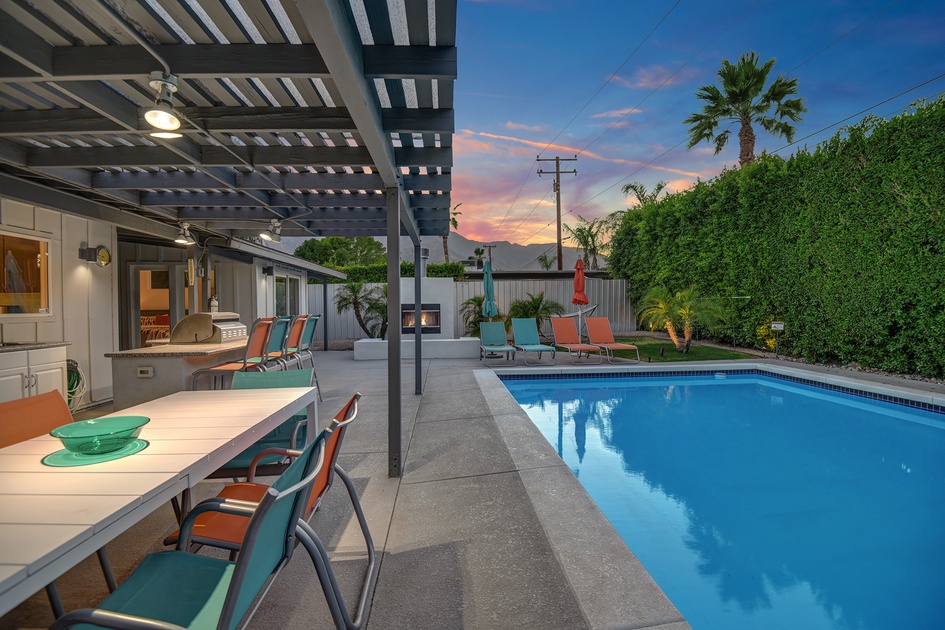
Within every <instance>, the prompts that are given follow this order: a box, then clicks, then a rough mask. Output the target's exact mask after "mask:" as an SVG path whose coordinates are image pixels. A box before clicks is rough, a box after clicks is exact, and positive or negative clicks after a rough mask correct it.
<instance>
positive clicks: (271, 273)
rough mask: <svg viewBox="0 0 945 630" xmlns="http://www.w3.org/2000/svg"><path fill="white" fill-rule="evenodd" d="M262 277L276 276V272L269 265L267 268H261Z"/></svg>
mask: <svg viewBox="0 0 945 630" xmlns="http://www.w3.org/2000/svg"><path fill="white" fill-rule="evenodd" d="M263 275H264V276H274V275H276V270H275V268H274V267H273V266H272V265H269V266H268V267H263Z"/></svg>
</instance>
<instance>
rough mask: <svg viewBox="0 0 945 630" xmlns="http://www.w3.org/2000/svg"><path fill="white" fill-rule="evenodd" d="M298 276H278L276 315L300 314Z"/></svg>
mask: <svg viewBox="0 0 945 630" xmlns="http://www.w3.org/2000/svg"><path fill="white" fill-rule="evenodd" d="M300 284H301V282H300V280H299V278H298V276H276V317H282V316H284V315H298V314H299V286H300Z"/></svg>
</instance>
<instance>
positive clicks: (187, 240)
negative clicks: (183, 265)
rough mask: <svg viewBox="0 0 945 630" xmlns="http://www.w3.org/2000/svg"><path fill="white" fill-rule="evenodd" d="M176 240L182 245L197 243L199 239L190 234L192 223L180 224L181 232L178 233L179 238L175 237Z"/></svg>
mask: <svg viewBox="0 0 945 630" xmlns="http://www.w3.org/2000/svg"><path fill="white" fill-rule="evenodd" d="M174 242H175V243H179V244H181V245H196V244H197V241H196V240H194V237H193V236H191V235H190V223H181V224H180V232H178V233H177V238H175V239H174Z"/></svg>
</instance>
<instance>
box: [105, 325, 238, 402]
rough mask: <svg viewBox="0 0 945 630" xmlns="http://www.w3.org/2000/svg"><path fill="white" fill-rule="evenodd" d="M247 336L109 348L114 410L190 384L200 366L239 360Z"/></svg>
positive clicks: (187, 387) (201, 367)
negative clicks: (212, 340)
mask: <svg viewBox="0 0 945 630" xmlns="http://www.w3.org/2000/svg"><path fill="white" fill-rule="evenodd" d="M245 349H246V338H245V337H243V338H241V339H237V340H234V341H224V342H222V343H173V344H172V343H166V344H161V345H154V346H150V347H148V348H135V349H133V350H122V351H121V352H107V353H105V356H106V357H108V358H109V359H111V360H112V382H113V385H114V404H115V410H116V411H118V410H120V409H125V408H127V407H131V406H133V405H138V404H141V403H143V402H147V401H149V400H154V399H155V398H160V397H162V396H167V395H169V394H173V393H175V392H180V391H184V390H188V389H190V388H191V381H192V380H193V374H194V372H196V371H197V370H202V369H205V368H209V367H213V366H214V365H220V364H221V363H226V362H227V361H239V360H240V359H242V358H243V353H244V351H245Z"/></svg>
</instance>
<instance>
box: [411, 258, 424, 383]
mask: <svg viewBox="0 0 945 630" xmlns="http://www.w3.org/2000/svg"><path fill="white" fill-rule="evenodd" d="M420 254H421V247H420V243H415V244H414V246H413V301H414V305H413V309H414V310H413V312H414V313H415V314H416V316H415V317H414V337H413V338H414V344H413V347H414V351H413V358H414V364H415V367H414V370H415V373H414V381H415V384H416V387H415V390H414V392H415V393H416V394H417V395H418V396H419V395H420V394H422V393H423V366H422V365H421V364H420V363H421V361H422V360H423V351H422V348H421V346H422V345H423V344H422V343H420V338H421V330H422V325H423V323H422V322H421V321H420V308H421V306H422V305H423V300H422V299H421V298H422V296H421V295H420V290H421V287H422V286H423V282H422V280H423V278H422V276H421V273H422V271H421V268H420V265H421V264H422V260H421V256H420Z"/></svg>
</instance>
